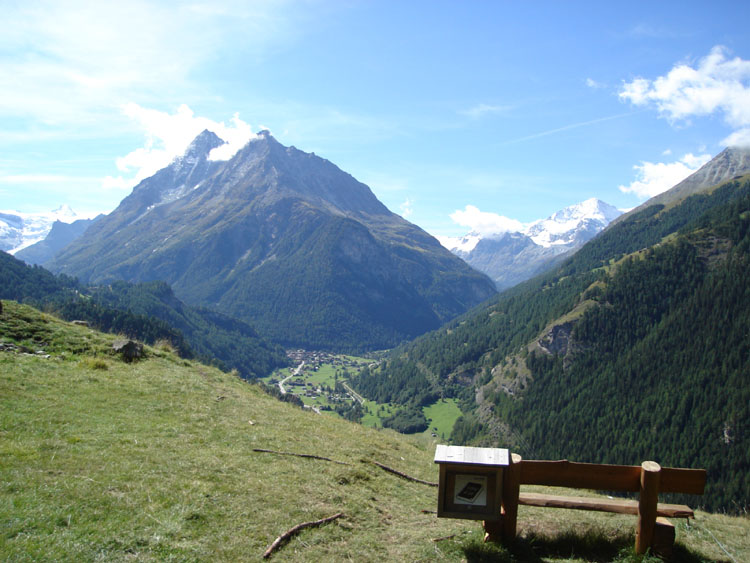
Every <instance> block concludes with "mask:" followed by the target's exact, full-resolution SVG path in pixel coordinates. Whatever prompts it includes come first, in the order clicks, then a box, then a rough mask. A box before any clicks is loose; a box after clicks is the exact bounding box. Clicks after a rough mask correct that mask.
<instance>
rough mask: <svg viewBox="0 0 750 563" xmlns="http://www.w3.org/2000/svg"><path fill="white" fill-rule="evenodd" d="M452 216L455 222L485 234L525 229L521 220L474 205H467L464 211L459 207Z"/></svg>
mask: <svg viewBox="0 0 750 563" xmlns="http://www.w3.org/2000/svg"><path fill="white" fill-rule="evenodd" d="M450 218H451V219H452V220H453V221H454V222H455V223H457V224H459V225H461V226H463V227H468V228H469V229H471V231H472V232H474V233H477V234H480V235H483V236H488V235H493V234H500V233H509V232H511V233H512V232H517V231H522V230H523V229H524V225H523V223H521V222H520V221H516V220H515V219H509V218H508V217H504V216H503V215H498V214H497V213H488V212H486V211H480V210H479V209H478V208H477V207H475V206H473V205H467V206H466V208H465V209H464V210H463V211H462V210H460V209H457V210H456V211H454V212H453V213H451V215H450Z"/></svg>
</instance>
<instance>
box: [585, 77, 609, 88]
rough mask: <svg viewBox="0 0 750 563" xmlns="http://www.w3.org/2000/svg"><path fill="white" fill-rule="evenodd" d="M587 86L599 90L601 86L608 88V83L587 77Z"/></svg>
mask: <svg viewBox="0 0 750 563" xmlns="http://www.w3.org/2000/svg"><path fill="white" fill-rule="evenodd" d="M586 86H588V87H589V88H593V89H595V90H597V89H599V88H606V87H607V85H606V84H604V83H602V82H597V81H596V80H594V79H593V78H587V79H586Z"/></svg>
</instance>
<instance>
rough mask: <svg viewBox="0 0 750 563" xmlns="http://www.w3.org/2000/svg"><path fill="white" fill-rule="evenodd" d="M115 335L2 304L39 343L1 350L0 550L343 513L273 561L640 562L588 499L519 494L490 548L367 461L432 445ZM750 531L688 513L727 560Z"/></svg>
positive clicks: (195, 536) (224, 533)
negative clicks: (513, 521) (115, 348)
mask: <svg viewBox="0 0 750 563" xmlns="http://www.w3.org/2000/svg"><path fill="white" fill-rule="evenodd" d="M113 339H114V337H111V336H109V335H103V334H100V333H96V332H94V331H91V330H89V329H87V328H85V327H80V326H73V325H70V324H68V323H64V322H62V321H59V320H57V319H54V318H52V317H49V316H46V315H43V314H41V313H39V312H37V311H35V310H33V309H31V308H29V307H26V306H21V305H17V304H15V303H13V302H7V301H6V302H3V313H2V314H0V341H2V342H3V343H5V344H8V343H13V344H15V345H23V346H25V347H26V348H27V349H29V350H31V351H32V352H36V351H37V350H43V351H44V354H35V353H32V354H25V353H23V350H22V349H20V348H16V349H14V350H10V351H7V350H6V351H2V352H0V559H2V560H5V561H32V560H47V561H49V560H59V561H91V560H107V561H121V560H138V561H151V560H181V561H182V560H190V561H209V560H210V561H224V560H232V561H236V560H250V561H253V560H260V558H261V555H262V554H263V552H264V550H265V549H266V547H267V546H268V545H269V544H270V543H271V542H272V541H273V540H274V539H275V538H276V537H277V536H278V535H280V534H281V533H282V532H284V531H285V530H287V529H289V528H291V527H292V526H294V525H295V524H298V523H301V522H305V521H310V520H316V519H319V518H323V517H326V516H330V515H332V514H335V513H337V512H343V513H344V514H345V517H344V518H342V519H340V520H338V521H336V522H335V523H331V524H328V525H326V526H324V527H320V528H311V529H308V530H305V531H303V532H302V533H301V534H299V535H298V536H296V537H295V538H293V539H292V540H291V541H290V542H289V543H288V544H287V545H285V546H284V547H282V549H281V551H279V552H278V553H277V554H276V555H275V556H274V559H277V560H283V561H342V560H343V561H346V560H355V561H432V560H448V561H458V560H468V561H479V560H492V561H529V560H531V561H554V560H573V561H594V560H611V559H622V560H628V559H630V558H629V556H628V553H629V552H630V551H631V546H632V538H633V536H632V530H633V527H634V525H635V519H634V518H632V517H615V516H609V515H604V516H602V515H594V514H593V513H592V514H583V513H580V512H576V513H570V514H571V515H570V516H569V515H568V514H566V512H565V511H552V510H546V511H543V510H541V509H524V508H522V509H521V513H520V521H519V524H520V529H521V530H522V531H524V533H523V536H522V539H521V541H520V542H519V543H518V545H517V546H516V548H514V549H513V551H511V552H508V551H506V550H504V549H502V548H499V547H495V546H486V545H484V544H482V543H481V541H480V537H481V534H480V526H479V525H478V523H476V522H470V521H459V520H451V519H437V518H435V516H434V514H429V513H428V514H426V513H423V512H422V510H424V509H426V510H434V509H435V504H436V496H437V495H436V489H434V488H431V487H426V486H424V485H420V484H417V483H411V482H408V481H406V480H403V479H400V478H398V477H395V476H393V475H391V474H389V473H386V472H383V471H382V470H380V469H379V468H377V467H375V466H374V465H372V464H371V463H369V462H368V461H369V460H377V461H379V462H381V463H384V464H386V465H389V466H391V467H395V468H398V469H400V470H401V471H404V472H406V473H408V474H411V475H414V476H415V477H419V478H422V479H428V480H436V479H437V468H436V467H435V465H434V464H433V463H432V454H433V452H432V450H431V449H422V448H421V447H420V446H419V445H418V444H416V443H414V442H411V441H409V440H407V439H405V438H404V437H403V436H400V435H397V434H396V433H394V432H390V431H377V430H373V429H368V428H365V427H363V426H360V425H357V424H352V423H348V422H346V421H342V420H337V419H334V418H331V417H324V416H319V415H316V414H314V413H312V412H309V411H303V410H301V409H297V408H294V407H291V406H289V405H287V404H284V403H281V402H278V401H276V400H275V399H273V398H271V397H269V396H268V395H266V394H264V393H263V392H262V391H261V390H260V388H259V387H258V386H255V385H250V384H248V383H246V382H243V381H242V380H240V379H239V378H238V377H234V376H232V375H230V374H225V373H222V372H220V371H218V370H216V369H213V368H209V367H206V366H203V365H201V364H198V363H193V362H187V361H185V360H182V359H180V358H178V357H176V356H174V355H173V354H172V353H171V352H169V351H167V350H159V349H154V348H147V358H146V359H144V360H141V361H139V362H136V363H133V364H126V363H123V362H122V361H120V360H119V358H117V357H116V356H114V355H113V354H112V352H111V351H110V350H111V344H112V341H113ZM5 347H6V348H8V346H5ZM254 448H267V449H274V450H278V451H285V452H297V453H307V454H317V455H323V456H326V457H330V458H333V459H335V460H339V461H343V462H346V463H348V464H350V465H341V464H336V463H331V462H326V461H320V460H313V459H303V458H298V457H291V456H281V455H274V454H268V453H258V452H254V451H253V449H254ZM748 528H750V523H749V522H748V521H747V519H742V518H729V517H721V516H713V515H707V514H702V513H700V514H699V516H698V525H693V526H692V527H691V528H689V529H686V528H684V526H680V528H679V530H678V542H680V544H681V545H682V546H684V547H681V548H680V549H681V551H680V553H681V554H682V555H684V556H685V558H686V559H685V560H688V561H699V560H702V559H704V560H722V558H724V559H726V560H728V559H727V558H726V555H725V554H724V553H723V552H722V551H721V550H719V548H718V547H717V546H716V543H715V542H714V540H713V539H712V538H711V537H710V534H713V535H714V536H716V537H717V538H718V539H719V540H720V541H721V542H722V543H723V544H724V546H725V547H726V549H728V550H729V551H730V552H731V553H732V554H733V556H734V557H735V558H736V560H738V561H739V560H747V559H748V558H750V548H749V547H748V543H750V540H748V539H747V538H748V537H750V534H748ZM541 530H546V532H549V533H551V535H547V536H542V535H541ZM591 530H593V532H592V531H591ZM454 534H455V536H454ZM445 536H453V537H451V538H449V539H444V540H441V541H437V542H435V541H432V540H433V539H436V538H441V537H445ZM602 557H604V559H602Z"/></svg>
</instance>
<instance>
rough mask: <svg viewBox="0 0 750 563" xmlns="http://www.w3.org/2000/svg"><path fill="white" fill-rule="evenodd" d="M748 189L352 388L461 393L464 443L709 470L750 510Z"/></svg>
mask: <svg viewBox="0 0 750 563" xmlns="http://www.w3.org/2000/svg"><path fill="white" fill-rule="evenodd" d="M749 227H750V181H749V180H748V177H743V178H741V179H737V180H733V181H730V182H728V183H726V184H724V185H722V186H720V187H718V188H717V189H715V190H711V191H709V192H706V193H703V194H698V195H693V196H691V197H689V198H687V199H685V200H684V201H683V202H682V203H681V204H679V205H675V206H673V207H671V208H669V209H667V210H665V209H664V208H663V206H661V205H655V206H651V207H648V208H646V209H644V210H643V211H641V212H639V213H637V214H634V215H633V216H631V217H629V218H628V219H626V220H624V221H622V222H620V223H618V224H616V225H614V226H612V227H610V228H609V229H608V230H607V231H605V232H604V233H602V234H601V235H600V236H599V237H597V238H595V239H594V240H593V241H591V242H590V243H589V244H587V245H586V246H585V247H584V248H583V249H582V250H581V251H579V252H578V253H577V254H576V255H575V256H574V257H572V258H571V259H569V260H568V261H567V262H566V263H564V264H563V265H562V266H561V267H560V268H558V269H557V270H555V271H554V272H552V273H550V274H548V275H545V276H542V277H540V278H536V279H534V280H531V281H530V282H528V283H526V284H523V285H522V286H519V287H517V288H515V289H514V290H511V291H510V292H506V293H504V294H502V295H501V296H499V297H498V298H497V300H496V301H495V302H494V303H493V304H491V305H490V306H489V307H484V308H481V309H480V310H477V311H474V312H472V313H469V314H467V315H465V316H464V317H463V318H461V319H458V320H457V321H456V322H454V323H452V324H450V325H449V326H447V327H445V328H443V329H441V330H440V331H436V332H433V333H430V334H428V335H425V336H424V337H422V338H421V339H419V340H418V341H416V342H414V343H413V344H411V345H408V346H405V347H403V348H401V349H400V350H397V351H396V353H395V354H394V356H392V358H391V359H390V360H389V361H388V362H386V363H385V364H384V365H383V366H382V367H381V369H380V370H376V371H374V372H372V373H368V374H365V375H364V377H363V378H362V379H361V380H360V382H359V383H358V388H359V390H360V391H361V392H362V393H363V394H365V395H367V393H368V392H370V393H373V392H377V390H378V389H380V390H381V392H382V391H387V392H388V393H390V394H391V395H392V396H393V397H394V398H396V399H400V400H404V401H406V402H408V401H409V400H410V399H409V398H408V396H407V395H406V394H404V395H403V398H402V396H401V395H399V392H398V391H399V389H403V388H407V387H409V386H413V381H414V377H415V376H414V374H417V375H416V378H417V379H419V381H420V382H421V385H420V391H421V393H422V394H424V393H427V392H429V393H443V394H449V395H457V396H460V397H463V399H464V408H465V409H466V410H465V412H467V411H470V412H469V413H468V414H467V415H466V416H465V417H464V418H463V420H460V421H459V422H458V423H457V424H456V427H455V428H454V435H453V439H454V440H455V441H456V442H457V443H486V444H487V443H501V444H504V445H510V446H512V447H513V448H515V449H517V450H518V451H519V452H520V453H522V455H525V456H526V457H532V458H570V459H575V460H578V461H592V462H609V463H640V462H641V461H643V460H645V459H654V460H656V461H659V462H661V463H663V464H664V465H671V466H677V465H683V466H691V467H705V468H706V469H708V472H709V481H708V485H707V488H706V495H705V496H704V498H703V499H701V501H700V502H701V503H704V504H705V505H706V506H709V507H711V508H722V509H727V510H743V509H745V508H746V507H747V505H748V502H749V500H750V425H749V424H748V420H750V333H749V332H748V329H747V327H748V325H749V323H750V284H748V283H747V279H748V277H749V275H750V229H749Z"/></svg>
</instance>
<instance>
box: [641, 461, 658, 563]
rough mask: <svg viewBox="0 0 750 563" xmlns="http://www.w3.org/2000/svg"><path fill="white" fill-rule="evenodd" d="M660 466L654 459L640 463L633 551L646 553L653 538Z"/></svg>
mask: <svg viewBox="0 0 750 563" xmlns="http://www.w3.org/2000/svg"><path fill="white" fill-rule="evenodd" d="M660 472H661V466H660V465H659V464H658V463H656V462H655V461H644V462H643V463H642V464H641V494H640V498H639V499H638V527H637V528H636V532H635V552H636V553H637V554H638V555H643V554H644V553H646V551H647V550H648V548H649V547H651V545H652V543H653V540H654V527H655V526H656V508H657V504H658V503H659V480H660V479H659V478H660Z"/></svg>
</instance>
